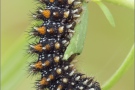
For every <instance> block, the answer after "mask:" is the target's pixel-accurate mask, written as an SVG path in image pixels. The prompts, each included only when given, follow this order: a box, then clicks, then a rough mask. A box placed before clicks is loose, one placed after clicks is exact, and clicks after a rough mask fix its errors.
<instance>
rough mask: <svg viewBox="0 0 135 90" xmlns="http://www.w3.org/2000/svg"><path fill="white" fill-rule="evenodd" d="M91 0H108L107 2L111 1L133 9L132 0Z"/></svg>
mask: <svg viewBox="0 0 135 90" xmlns="http://www.w3.org/2000/svg"><path fill="white" fill-rule="evenodd" d="M91 1H94V2H97V1H103V2H108V3H112V4H115V5H119V6H124V7H127V8H130V9H134V0H91Z"/></svg>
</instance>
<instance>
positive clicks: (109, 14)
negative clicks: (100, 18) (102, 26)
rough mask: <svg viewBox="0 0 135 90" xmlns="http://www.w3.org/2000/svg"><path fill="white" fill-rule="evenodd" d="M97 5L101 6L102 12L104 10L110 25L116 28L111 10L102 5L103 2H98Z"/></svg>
mask: <svg viewBox="0 0 135 90" xmlns="http://www.w3.org/2000/svg"><path fill="white" fill-rule="evenodd" d="M96 3H97V4H98V5H99V7H100V8H101V10H102V11H103V13H104V14H105V16H106V18H107V20H108V21H109V23H110V24H111V25H112V26H113V27H115V21H114V19H113V16H112V14H111V12H110V10H109V9H108V8H107V7H106V5H105V4H104V3H102V2H101V1H97V2H96Z"/></svg>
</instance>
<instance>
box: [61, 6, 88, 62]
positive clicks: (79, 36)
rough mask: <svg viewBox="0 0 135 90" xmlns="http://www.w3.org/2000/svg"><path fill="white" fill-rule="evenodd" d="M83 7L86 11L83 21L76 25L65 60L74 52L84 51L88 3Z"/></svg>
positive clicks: (82, 16) (81, 19) (82, 17)
mask: <svg viewBox="0 0 135 90" xmlns="http://www.w3.org/2000/svg"><path fill="white" fill-rule="evenodd" d="M83 9H84V11H83V14H82V15H81V18H80V21H81V22H80V23H79V24H78V25H77V26H76V27H75V34H74V35H73V37H72V39H71V40H70V44H69V45H68V47H67V49H66V51H65V53H64V58H63V59H64V60H67V59H68V58H69V57H70V56H71V55H72V54H80V53H81V52H82V49H83V45H84V40H85V37H86V31H87V25H88V9H87V3H84V4H83Z"/></svg>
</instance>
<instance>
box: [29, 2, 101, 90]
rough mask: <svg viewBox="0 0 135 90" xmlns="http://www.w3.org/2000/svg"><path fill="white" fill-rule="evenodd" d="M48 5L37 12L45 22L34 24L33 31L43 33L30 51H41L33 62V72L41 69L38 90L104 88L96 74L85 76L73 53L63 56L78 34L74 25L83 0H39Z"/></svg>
mask: <svg viewBox="0 0 135 90" xmlns="http://www.w3.org/2000/svg"><path fill="white" fill-rule="evenodd" d="M39 1H40V3H41V4H44V5H46V7H45V8H44V9H42V8H39V10H37V12H36V13H34V14H33V17H34V19H37V20H43V24H42V25H41V26H37V27H36V26H35V27H33V30H32V31H31V32H30V34H31V35H32V36H33V37H39V42H38V43H36V44H30V48H29V50H30V52H31V53H35V54H37V55H38V59H37V61H35V62H33V63H31V64H30V71H32V73H33V74H36V73H40V74H41V79H40V80H37V81H36V88H37V90H45V89H49V90H101V88H100V85H99V83H98V82H96V81H94V80H93V78H92V77H84V74H81V73H79V72H77V71H76V69H75V68H74V66H73V64H71V62H72V60H73V57H75V55H72V56H71V57H70V58H69V59H68V60H63V56H64V52H65V50H66V48H67V46H68V45H69V43H70V39H71V38H72V36H73V34H74V28H75V26H76V24H77V23H78V18H79V17H80V14H81V13H82V11H83V9H82V7H81V3H83V1H81V0H39Z"/></svg>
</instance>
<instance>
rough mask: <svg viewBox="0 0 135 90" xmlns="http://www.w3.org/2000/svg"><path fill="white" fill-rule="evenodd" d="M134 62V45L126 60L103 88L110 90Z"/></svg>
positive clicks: (103, 89)
mask: <svg viewBox="0 0 135 90" xmlns="http://www.w3.org/2000/svg"><path fill="white" fill-rule="evenodd" d="M133 63H134V45H133V46H132V48H131V50H130V52H129V53H128V55H127V57H126V58H125V60H124V62H123V63H122V64H121V66H120V67H119V69H118V70H117V71H116V72H115V73H114V74H113V75H112V77H111V78H110V79H109V80H108V81H107V82H106V83H105V84H104V85H103V86H102V90H110V88H111V87H112V86H113V85H114V84H116V83H117V82H118V80H119V79H120V78H121V77H122V76H123V75H124V73H125V72H126V71H127V70H128V69H129V68H130V66H131V65H132V64H133Z"/></svg>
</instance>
